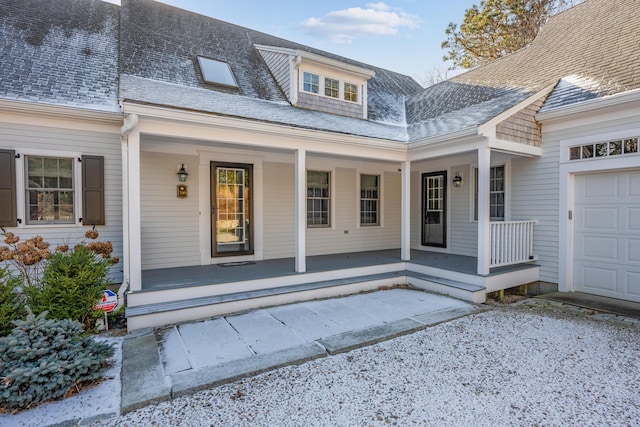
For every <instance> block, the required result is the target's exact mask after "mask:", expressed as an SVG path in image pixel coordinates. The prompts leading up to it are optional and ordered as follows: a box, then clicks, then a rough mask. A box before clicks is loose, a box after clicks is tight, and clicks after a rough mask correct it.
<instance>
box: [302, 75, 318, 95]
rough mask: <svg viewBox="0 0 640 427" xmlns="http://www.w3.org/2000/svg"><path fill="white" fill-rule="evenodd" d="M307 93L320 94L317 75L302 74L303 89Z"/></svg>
mask: <svg viewBox="0 0 640 427" xmlns="http://www.w3.org/2000/svg"><path fill="white" fill-rule="evenodd" d="M303 90H304V91H305V92H309V93H320V76H318V75H317V74H311V73H304V89H303Z"/></svg>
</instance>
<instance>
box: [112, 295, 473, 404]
mask: <svg viewBox="0 0 640 427" xmlns="http://www.w3.org/2000/svg"><path fill="white" fill-rule="evenodd" d="M479 311H480V309H479V308H478V307H477V306H474V305H472V304H469V303H466V302H463V301H459V300H456V299H453V298H448V297H444V296H440V295H434V294H430V293H426V292H422V291H416V290H409V289H392V290H386V291H378V292H373V293H366V294H358V295H351V296H347V297H341V298H333V299H327V300H321V301H310V302H303V303H297V304H290V305H284V306H277V307H271V308H266V309H260V310H255V311H251V312H248V313H244V314H239V315H229V316H224V317H218V318H214V319H210V320H206V321H201V322H193V323H184V324H180V325H173V326H170V327H165V328H162V329H156V330H151V329H149V330H142V331H136V332H134V333H131V334H130V335H129V336H127V338H126V339H125V341H124V344H123V367H122V413H126V412H129V411H131V410H134V409H137V408H140V407H143V406H146V405H149V404H152V403H157V402H161V401H166V400H169V399H171V398H173V397H177V396H181V395H185V394H190V393H193V392H195V391H197V390H202V389H206V388H209V387H212V386H215V385H219V384H223V383H226V382H230V381H234V380H236V379H239V378H242V377H246V376H251V375H255V374H258V373H261V372H265V371H268V370H272V369H275V368H279V367H282V366H287V365H292V364H298V363H304V362H306V361H308V360H312V359H315V358H319V357H326V356H328V355H332V354H337V353H340V352H345V351H349V350H352V349H354V348H358V347H362V346H366V345H370V344H374V343H377V342H380V341H383V340H387V339H390V338H393V337H396V336H399V335H403V334H408V333H411V332H414V331H417V330H420V329H424V328H426V327H428V326H431V325H434V324H438V323H441V322H444V321H448V320H451V319H455V318H458V317H461V316H465V315H468V314H472V313H477V312H479Z"/></svg>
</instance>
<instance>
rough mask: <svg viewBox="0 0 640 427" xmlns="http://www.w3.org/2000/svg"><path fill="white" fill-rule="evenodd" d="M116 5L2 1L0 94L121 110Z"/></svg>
mask: <svg viewBox="0 0 640 427" xmlns="http://www.w3.org/2000/svg"><path fill="white" fill-rule="evenodd" d="M118 29H119V14H118V6H117V5H113V4H109V3H104V2H102V1H98V0H56V1H37V0H2V1H1V3H0V34H2V37H0V52H2V60H1V61H0V97H1V98H7V99H15V100H23V101H33V102H40V103H45V104H58V105H67V106H76V107H82V108H89V109H95V110H103V111H114V112H117V111H120V109H119V106H118V61H117V58H118Z"/></svg>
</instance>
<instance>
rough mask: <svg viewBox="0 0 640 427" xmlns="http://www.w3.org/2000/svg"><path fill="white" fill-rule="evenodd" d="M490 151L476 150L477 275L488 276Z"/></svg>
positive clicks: (485, 149)
mask: <svg viewBox="0 0 640 427" xmlns="http://www.w3.org/2000/svg"><path fill="white" fill-rule="evenodd" d="M490 173H491V149H490V148H489V147H480V148H478V274H482V275H487V274H489V263H490V254H491V228H490V224H489V222H490V221H491V218H490V212H489V178H490V177H489V175H490Z"/></svg>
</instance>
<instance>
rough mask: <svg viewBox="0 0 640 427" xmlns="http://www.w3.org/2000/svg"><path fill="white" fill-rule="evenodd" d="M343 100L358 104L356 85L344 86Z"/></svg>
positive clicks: (347, 84) (346, 84)
mask: <svg viewBox="0 0 640 427" xmlns="http://www.w3.org/2000/svg"><path fill="white" fill-rule="evenodd" d="M344 100H345V101H349V102H358V85H354V84H353V83H345V84H344Z"/></svg>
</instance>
